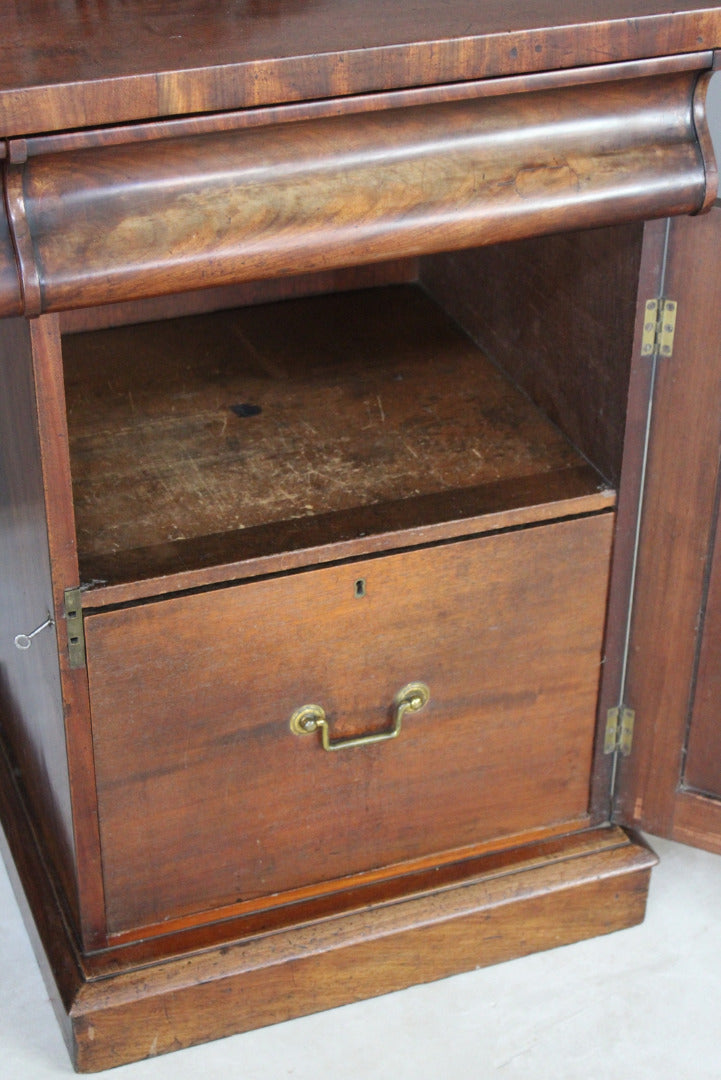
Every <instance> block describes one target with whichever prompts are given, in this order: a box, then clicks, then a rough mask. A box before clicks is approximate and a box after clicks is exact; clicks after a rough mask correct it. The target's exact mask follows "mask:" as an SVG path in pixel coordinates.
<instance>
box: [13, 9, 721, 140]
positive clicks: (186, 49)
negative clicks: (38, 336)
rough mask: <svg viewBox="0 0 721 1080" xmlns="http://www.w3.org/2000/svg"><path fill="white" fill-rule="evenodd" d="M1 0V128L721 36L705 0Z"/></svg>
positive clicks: (433, 76)
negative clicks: (169, 0) (221, 0)
mask: <svg viewBox="0 0 721 1080" xmlns="http://www.w3.org/2000/svg"><path fill="white" fill-rule="evenodd" d="M669 7H670V5H669V2H668V0H534V2H532V0H482V2H479V0H403V2H402V3H401V2H399V0H228V2H226V3H223V4H216V3H213V4H208V3H207V0H174V2H173V3H170V4H169V3H167V0H0V26H1V27H2V35H1V36H0V136H7V137H10V136H15V135H22V134H27V133H35V132H41V131H57V130H65V129H68V128H78V127H86V126H95V125H100V124H108V123H119V122H125V121H132V120H139V119H149V118H154V117H164V116H178V115H183V114H188V113H201V112H209V111H216V110H225V109H235V108H244V107H248V106H256V105H265V104H271V103H278V102H284V101H299V100H307V99H311V98H318V97H329V96H337V95H344V94H357V93H365V92H371V91H377V90H385V89H390V88H393V87H411V86H420V85H428V84H431V83H447V82H455V81H459V80H465V79H477V78H484V77H494V76H499V75H508V74H515V73H524V72H533V71H541V70H553V69H557V68H568V67H575V66H579V65H587V64H599V63H606V62H611V61H619V60H634V59H643V58H647V57H653V56H659V55H669V54H674V53H685V52H696V51H700V50H705V49H711V48H715V47H719V46H721V4H704V3H703V2H699V0H674V4H673V9H672V10H669Z"/></svg>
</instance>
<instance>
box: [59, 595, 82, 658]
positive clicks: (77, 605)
mask: <svg viewBox="0 0 721 1080" xmlns="http://www.w3.org/2000/svg"><path fill="white" fill-rule="evenodd" d="M64 606H65V621H66V623H67V630H68V654H69V657H70V667H71V668H83V667H85V631H84V629H83V608H82V600H81V592H80V589H66V590H65V605H64Z"/></svg>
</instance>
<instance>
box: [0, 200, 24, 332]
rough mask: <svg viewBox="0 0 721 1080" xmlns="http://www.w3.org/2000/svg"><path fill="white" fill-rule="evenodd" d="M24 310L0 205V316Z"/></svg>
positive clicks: (15, 266)
mask: <svg viewBox="0 0 721 1080" xmlns="http://www.w3.org/2000/svg"><path fill="white" fill-rule="evenodd" d="M3 186H4V185H3ZM22 310H23V302H22V294H21V291H20V280H19V277H18V266H17V260H16V256H15V249H14V247H13V243H12V239H11V237H10V229H9V227H8V219H7V216H6V214H5V208H4V207H0V318H8V317H9V316H12V315H21V314H22Z"/></svg>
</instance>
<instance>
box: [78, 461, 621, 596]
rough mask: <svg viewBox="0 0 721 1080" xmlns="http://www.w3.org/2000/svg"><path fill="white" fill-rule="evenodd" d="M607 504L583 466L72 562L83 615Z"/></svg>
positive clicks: (610, 501)
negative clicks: (78, 569)
mask: <svg viewBox="0 0 721 1080" xmlns="http://www.w3.org/2000/svg"><path fill="white" fill-rule="evenodd" d="M615 505H616V493H615V491H614V490H613V489H612V488H608V487H606V486H605V485H603V486H599V480H598V473H597V472H596V470H595V469H592V468H591V466H590V465H587V466H581V467H579V468H570V469H561V470H558V471H556V472H549V473H543V474H541V475H540V476H539V475H536V476H530V477H521V478H520V479H516V480H508V481H501V482H498V483H493V484H488V485H486V486H484V487H480V488H466V489H464V490H461V491H458V492H453V493H451V494H443V493H441V495H429V496H425V497H418V498H415V499H400V500H398V501H397V502H392V503H376V504H374V505H373V506H368V507H361V508H360V509H358V510H355V511H342V512H339V513H337V514H322V515H319V516H318V517H317V518H296V519H295V520H292V521H285V522H274V523H272V524H271V525H267V526H265V525H263V526H259V527H258V528H257V529H243V530H241V531H240V532H230V533H216V534H215V535H214V536H203V537H197V538H196V539H194V540H175V541H171V542H169V543H167V544H158V545H155V546H154V547H151V548H134V549H132V550H131V551H124V552H122V553H121V554H120V557H119V558H109V557H108V556H100V557H99V558H97V559H93V558H85V559H83V561H82V566H81V569H82V581H83V588H84V597H85V600H84V603H85V606H86V608H88V609H93V608H99V607H108V606H113V605H115V604H124V603H128V602H132V601H137V600H142V599H146V598H148V597H152V596H162V595H164V594H165V593H173V592H181V591H183V590H187V589H197V588H202V587H204V586H208V585H218V584H224V583H226V582H228V581H238V580H241V579H248V578H253V577H261V576H263V575H265V574H273V573H285V572H287V571H288V570H298V569H302V568H304V567H308V566H315V565H323V564H325V563H332V562H338V561H339V560H343V559H354V558H359V557H362V556H364V555H368V554H371V553H378V552H384V551H385V552H388V551H398V550H403V549H405V548H411V547H418V546H419V545H421V544H433V543H441V542H443V541H446V540H456V539H458V538H460V537H466V536H474V535H481V534H485V533H489V532H494V531H500V530H503V529H515V528H519V527H521V526H523V525H530V524H538V523H539V522H542V521H556V520H560V519H564V518H570V517H579V516H583V515H584V514H592V513H595V512H596V511H599V510H610V509H613V507H614V506H615Z"/></svg>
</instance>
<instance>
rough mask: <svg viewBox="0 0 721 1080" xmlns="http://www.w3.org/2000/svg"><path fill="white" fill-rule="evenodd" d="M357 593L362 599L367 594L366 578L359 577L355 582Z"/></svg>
mask: <svg viewBox="0 0 721 1080" xmlns="http://www.w3.org/2000/svg"><path fill="white" fill-rule="evenodd" d="M355 594H356V598H357V599H358V600H361V599H362V598H363V597H364V596H365V594H366V579H365V578H358V580H357V581H356V583H355Z"/></svg>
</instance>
